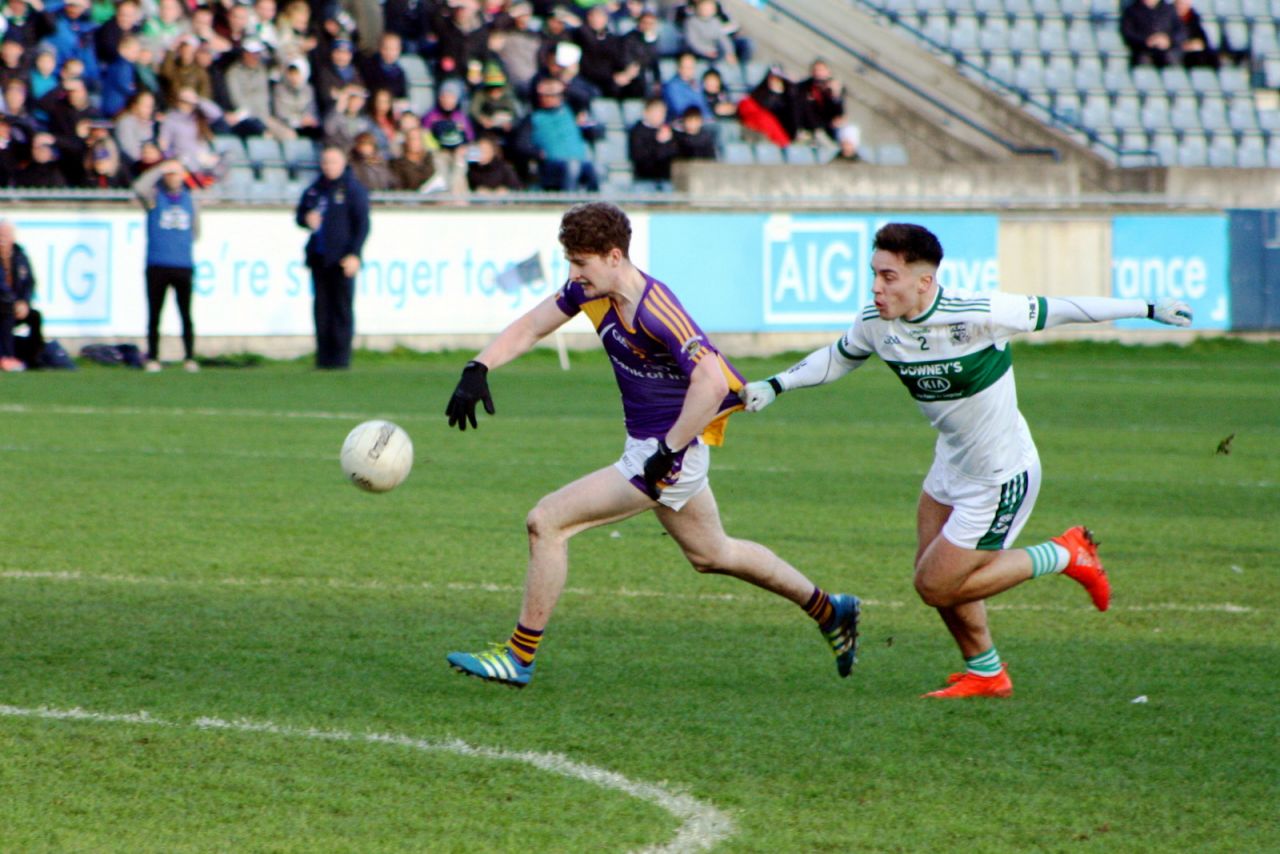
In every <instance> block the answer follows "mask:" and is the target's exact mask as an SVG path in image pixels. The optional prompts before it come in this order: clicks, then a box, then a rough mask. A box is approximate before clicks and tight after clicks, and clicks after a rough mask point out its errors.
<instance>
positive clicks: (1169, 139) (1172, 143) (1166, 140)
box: [1151, 131, 1178, 166]
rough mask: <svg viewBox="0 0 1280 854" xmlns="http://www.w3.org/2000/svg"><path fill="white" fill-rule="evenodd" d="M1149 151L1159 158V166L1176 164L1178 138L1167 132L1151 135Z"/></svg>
mask: <svg viewBox="0 0 1280 854" xmlns="http://www.w3.org/2000/svg"><path fill="white" fill-rule="evenodd" d="M1151 150H1152V151H1154V152H1155V153H1156V155H1157V156H1158V157H1159V158H1160V165H1161V166H1173V165H1175V164H1176V163H1177V162H1178V138H1177V137H1176V136H1174V135H1173V133H1171V132H1169V131H1162V132H1160V133H1155V134H1152V135H1151Z"/></svg>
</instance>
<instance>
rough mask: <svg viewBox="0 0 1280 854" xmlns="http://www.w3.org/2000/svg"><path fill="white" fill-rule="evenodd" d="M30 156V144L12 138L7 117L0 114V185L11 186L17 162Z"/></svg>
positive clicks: (11, 130)
mask: <svg viewBox="0 0 1280 854" xmlns="http://www.w3.org/2000/svg"><path fill="white" fill-rule="evenodd" d="M29 157H30V146H29V145H24V144H22V143H20V142H18V141H17V140H16V139H14V138H13V129H12V128H10V127H9V119H8V118H6V117H5V116H4V115H3V114H0V187H12V186H13V176H14V173H16V172H17V171H18V164H19V163H22V162H24V161H26V160H27V159H28V158H29Z"/></svg>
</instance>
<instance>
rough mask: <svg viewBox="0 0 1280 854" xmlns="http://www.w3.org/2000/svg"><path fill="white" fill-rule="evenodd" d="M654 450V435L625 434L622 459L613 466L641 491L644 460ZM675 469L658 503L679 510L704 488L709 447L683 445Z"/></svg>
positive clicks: (709, 459) (655, 448)
mask: <svg viewBox="0 0 1280 854" xmlns="http://www.w3.org/2000/svg"><path fill="white" fill-rule="evenodd" d="M656 450H658V440H657V439H636V438H633V437H631V436H628V437H627V446H626V447H625V448H624V449H623V450H622V459H620V460H618V461H617V462H616V463H614V464H613V467H614V468H616V469H617V470H618V471H620V472H622V476H623V477H625V478H627V479H628V480H630V481H631V485H632V486H634V487H635V488H636V489H638V490H640V491H641V492H644V491H645V488H644V463H645V460H647V459H649V457H651V456H653V452H654V451H656ZM676 463H677V465H678V466H679V470H678V471H677V472H676V474H675V475H673V477H674V479H675V483H672V484H671V485H669V486H666V487H664V488H663V490H662V492H661V494H660V495H659V497H658V503H659V504H663V505H665V506H667V507H670V508H671V509H672V510H679V509H680V508H681V507H683V506H684V505H685V504H686V503H687V502H688V501H689V499H690V498H693V496H695V495H697V494H698V493H699V492H701V491H702V490H704V489H706V488H707V483H708V480H707V471H708V469H710V468H711V449H710V448H708V447H707V446H706V445H704V444H702V443H701V442H698V443H696V444H693V445H690V446H689V447H687V448H685V449H684V451H682V452H681V453H680V454H679V455H678V456H677V457H676Z"/></svg>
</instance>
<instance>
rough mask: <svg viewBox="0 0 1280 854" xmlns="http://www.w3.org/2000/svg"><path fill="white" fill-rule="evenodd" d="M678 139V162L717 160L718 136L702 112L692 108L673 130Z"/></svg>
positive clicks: (686, 111) (685, 112)
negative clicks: (708, 124)
mask: <svg viewBox="0 0 1280 854" xmlns="http://www.w3.org/2000/svg"><path fill="white" fill-rule="evenodd" d="M672 130H673V131H674V132H675V139H676V158H677V159H678V160H716V159H718V157H719V154H718V152H717V150H716V148H717V147H716V135H715V133H714V132H713V131H712V130H711V128H710V127H708V126H707V123H706V121H704V119H703V116H702V110H699V109H698V108H697V107H690V108H689V109H687V110H685V111H684V115H683V116H681V117H680V120H679V121H678V122H676V124H675V126H674V127H673V128H672Z"/></svg>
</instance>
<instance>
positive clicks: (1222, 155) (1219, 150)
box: [1208, 134, 1236, 169]
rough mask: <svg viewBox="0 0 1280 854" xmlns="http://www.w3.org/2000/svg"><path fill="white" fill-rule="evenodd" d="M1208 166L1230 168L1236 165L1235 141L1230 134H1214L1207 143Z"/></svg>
mask: <svg viewBox="0 0 1280 854" xmlns="http://www.w3.org/2000/svg"><path fill="white" fill-rule="evenodd" d="M1208 163H1209V165H1210V166H1214V167H1217V168H1219V169H1223V168H1232V167H1234V166H1235V165H1236V141H1235V138H1234V137H1232V136H1231V135H1230V134H1216V135H1215V136H1214V137H1213V142H1212V143H1211V144H1210V145H1209V158H1208Z"/></svg>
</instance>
